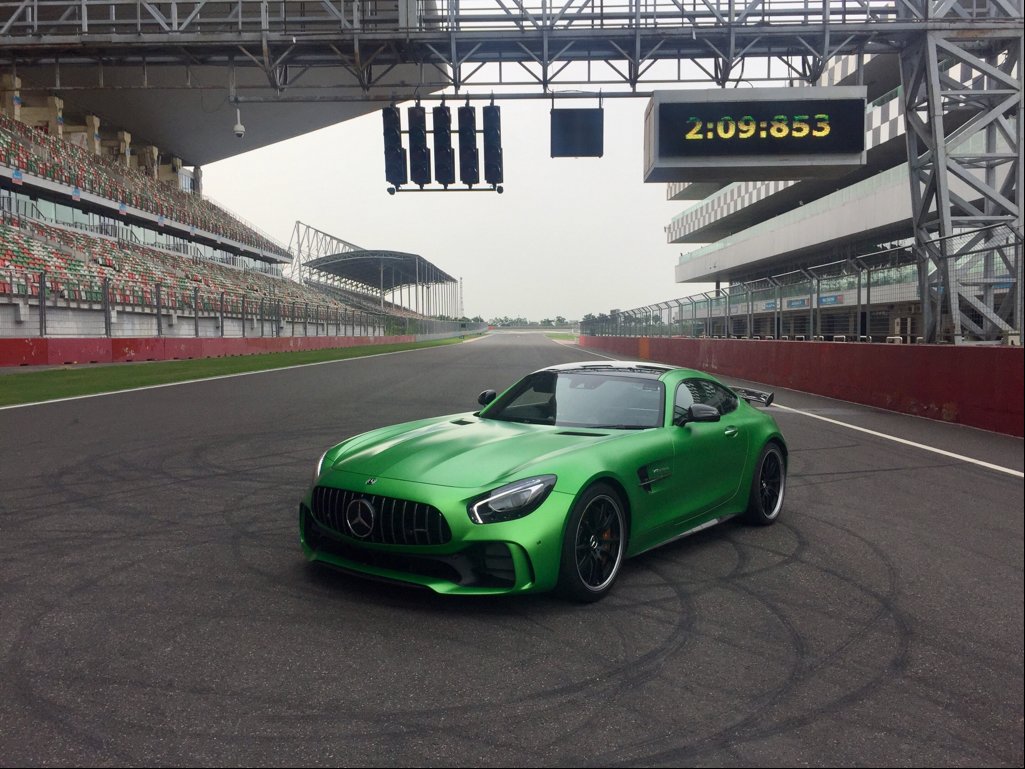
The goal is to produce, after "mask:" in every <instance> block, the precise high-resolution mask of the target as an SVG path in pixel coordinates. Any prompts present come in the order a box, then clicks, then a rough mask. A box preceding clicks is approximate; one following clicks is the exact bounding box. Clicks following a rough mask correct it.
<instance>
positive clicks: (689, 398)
mask: <svg viewBox="0 0 1025 769" xmlns="http://www.w3.org/2000/svg"><path fill="white" fill-rule="evenodd" d="M693 405H694V393H693V391H692V390H691V383H690V382H680V384H678V385H677V386H676V399H675V400H674V401H673V419H676V418H677V417H680V416H682V415H683V414H684V413H685V412H686V411H687V409H689V408H690V407H691V406H693Z"/></svg>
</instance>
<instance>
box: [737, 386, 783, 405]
mask: <svg viewBox="0 0 1025 769" xmlns="http://www.w3.org/2000/svg"><path fill="white" fill-rule="evenodd" d="M731 389H732V390H733V392H735V393H736V394H737V395H739V396H740V397H741V398H743V399H744V400H746V401H747V402H748V403H758V404H761V405H762V406H771V405H772V401H773V399H774V398H775V397H776V393H765V392H762V391H761V390H751V389H748V388H747V387H733V388H731Z"/></svg>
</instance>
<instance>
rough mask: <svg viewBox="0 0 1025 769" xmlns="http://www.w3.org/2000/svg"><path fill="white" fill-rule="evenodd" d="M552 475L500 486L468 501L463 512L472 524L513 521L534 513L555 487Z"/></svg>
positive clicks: (554, 479)
mask: <svg viewBox="0 0 1025 769" xmlns="http://www.w3.org/2000/svg"><path fill="white" fill-rule="evenodd" d="M555 481H556V478H555V476H554V475H538V476H536V477H534V478H526V479H524V480H522V481H516V482H515V483H509V484H507V485H505V486H500V487H499V488H497V489H495V490H494V491H490V492H488V493H487V494H486V495H484V496H483V497H479V498H478V499H476V500H474V501H473V502H471V503H470V504H469V505H468V506H467V508H466V512H467V513H468V514H469V515H470V520H471V521H473V522H474V523H500V522H501V521H512V520H514V519H516V518H522V517H523V516H525V515H527V514H529V513H532V512H534V511H535V510H537V509H538V508H539V507H540V506H541V503H542V502H544V501H545V499H546V498H547V497H548V493H549V492H550V491H551V490H552V488H553V487H554V486H555Z"/></svg>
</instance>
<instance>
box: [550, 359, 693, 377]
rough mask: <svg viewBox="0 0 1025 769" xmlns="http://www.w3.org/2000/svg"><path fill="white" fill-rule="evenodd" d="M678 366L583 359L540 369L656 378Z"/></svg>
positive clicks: (631, 361) (674, 369)
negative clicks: (638, 375) (640, 375)
mask: <svg viewBox="0 0 1025 769" xmlns="http://www.w3.org/2000/svg"><path fill="white" fill-rule="evenodd" d="M678 368H679V367H678V366H667V365H665V364H664V363H651V362H649V361H635V360H585V361H577V362H574V363H560V364H558V365H556V366H546V367H545V368H543V369H540V370H541V371H559V372H562V371H572V372H574V373H581V374H587V373H595V374H612V373H615V374H642V375H645V376H649V377H651V378H652V379H658V378H659V377H661V376H662V375H663V374H665V373H667V372H669V371H676V370H677V369H678Z"/></svg>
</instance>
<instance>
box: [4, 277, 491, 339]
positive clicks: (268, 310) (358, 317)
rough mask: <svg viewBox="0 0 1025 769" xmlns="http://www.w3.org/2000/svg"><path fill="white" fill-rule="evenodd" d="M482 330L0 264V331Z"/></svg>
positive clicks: (289, 299) (253, 333)
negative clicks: (62, 274) (0, 269)
mask: <svg viewBox="0 0 1025 769" xmlns="http://www.w3.org/2000/svg"><path fill="white" fill-rule="evenodd" d="M283 288H285V286H284V284H283ZM483 330H485V326H484V325H483V324H478V323H470V322H463V321H457V320H436V319H432V318H423V317H414V316H412V315H408V316H402V315H398V314H388V313H380V312H372V311H370V310H366V309H357V308H351V307H349V308H347V307H343V306H340V305H338V304H332V303H329V302H324V303H323V304H319V303H315V302H309V301H306V300H303V299H297V298H295V297H294V296H289V295H288V294H287V291H283V295H280V296H274V295H264V294H253V293H242V292H232V291H218V290H212V289H209V288H207V287H200V286H199V285H195V286H192V287H182V286H180V285H179V286H174V285H170V284H164V283H159V282H157V283H140V282H134V281H126V280H118V281H114V280H111V279H110V278H103V279H100V278H92V277H80V278H68V277H66V276H56V275H54V274H48V273H47V272H46V271H45V270H43V271H39V272H36V271H27V270H21V271H19V270H14V269H7V270H3V271H0V337H4V336H7V337H11V336H19V337H32V336H39V337H60V336H74V337H279V336H343V337H378V336H380V337H385V336H405V335H416V336H429V335H434V334H438V335H446V334H458V333H476V332H480V331H483Z"/></svg>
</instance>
